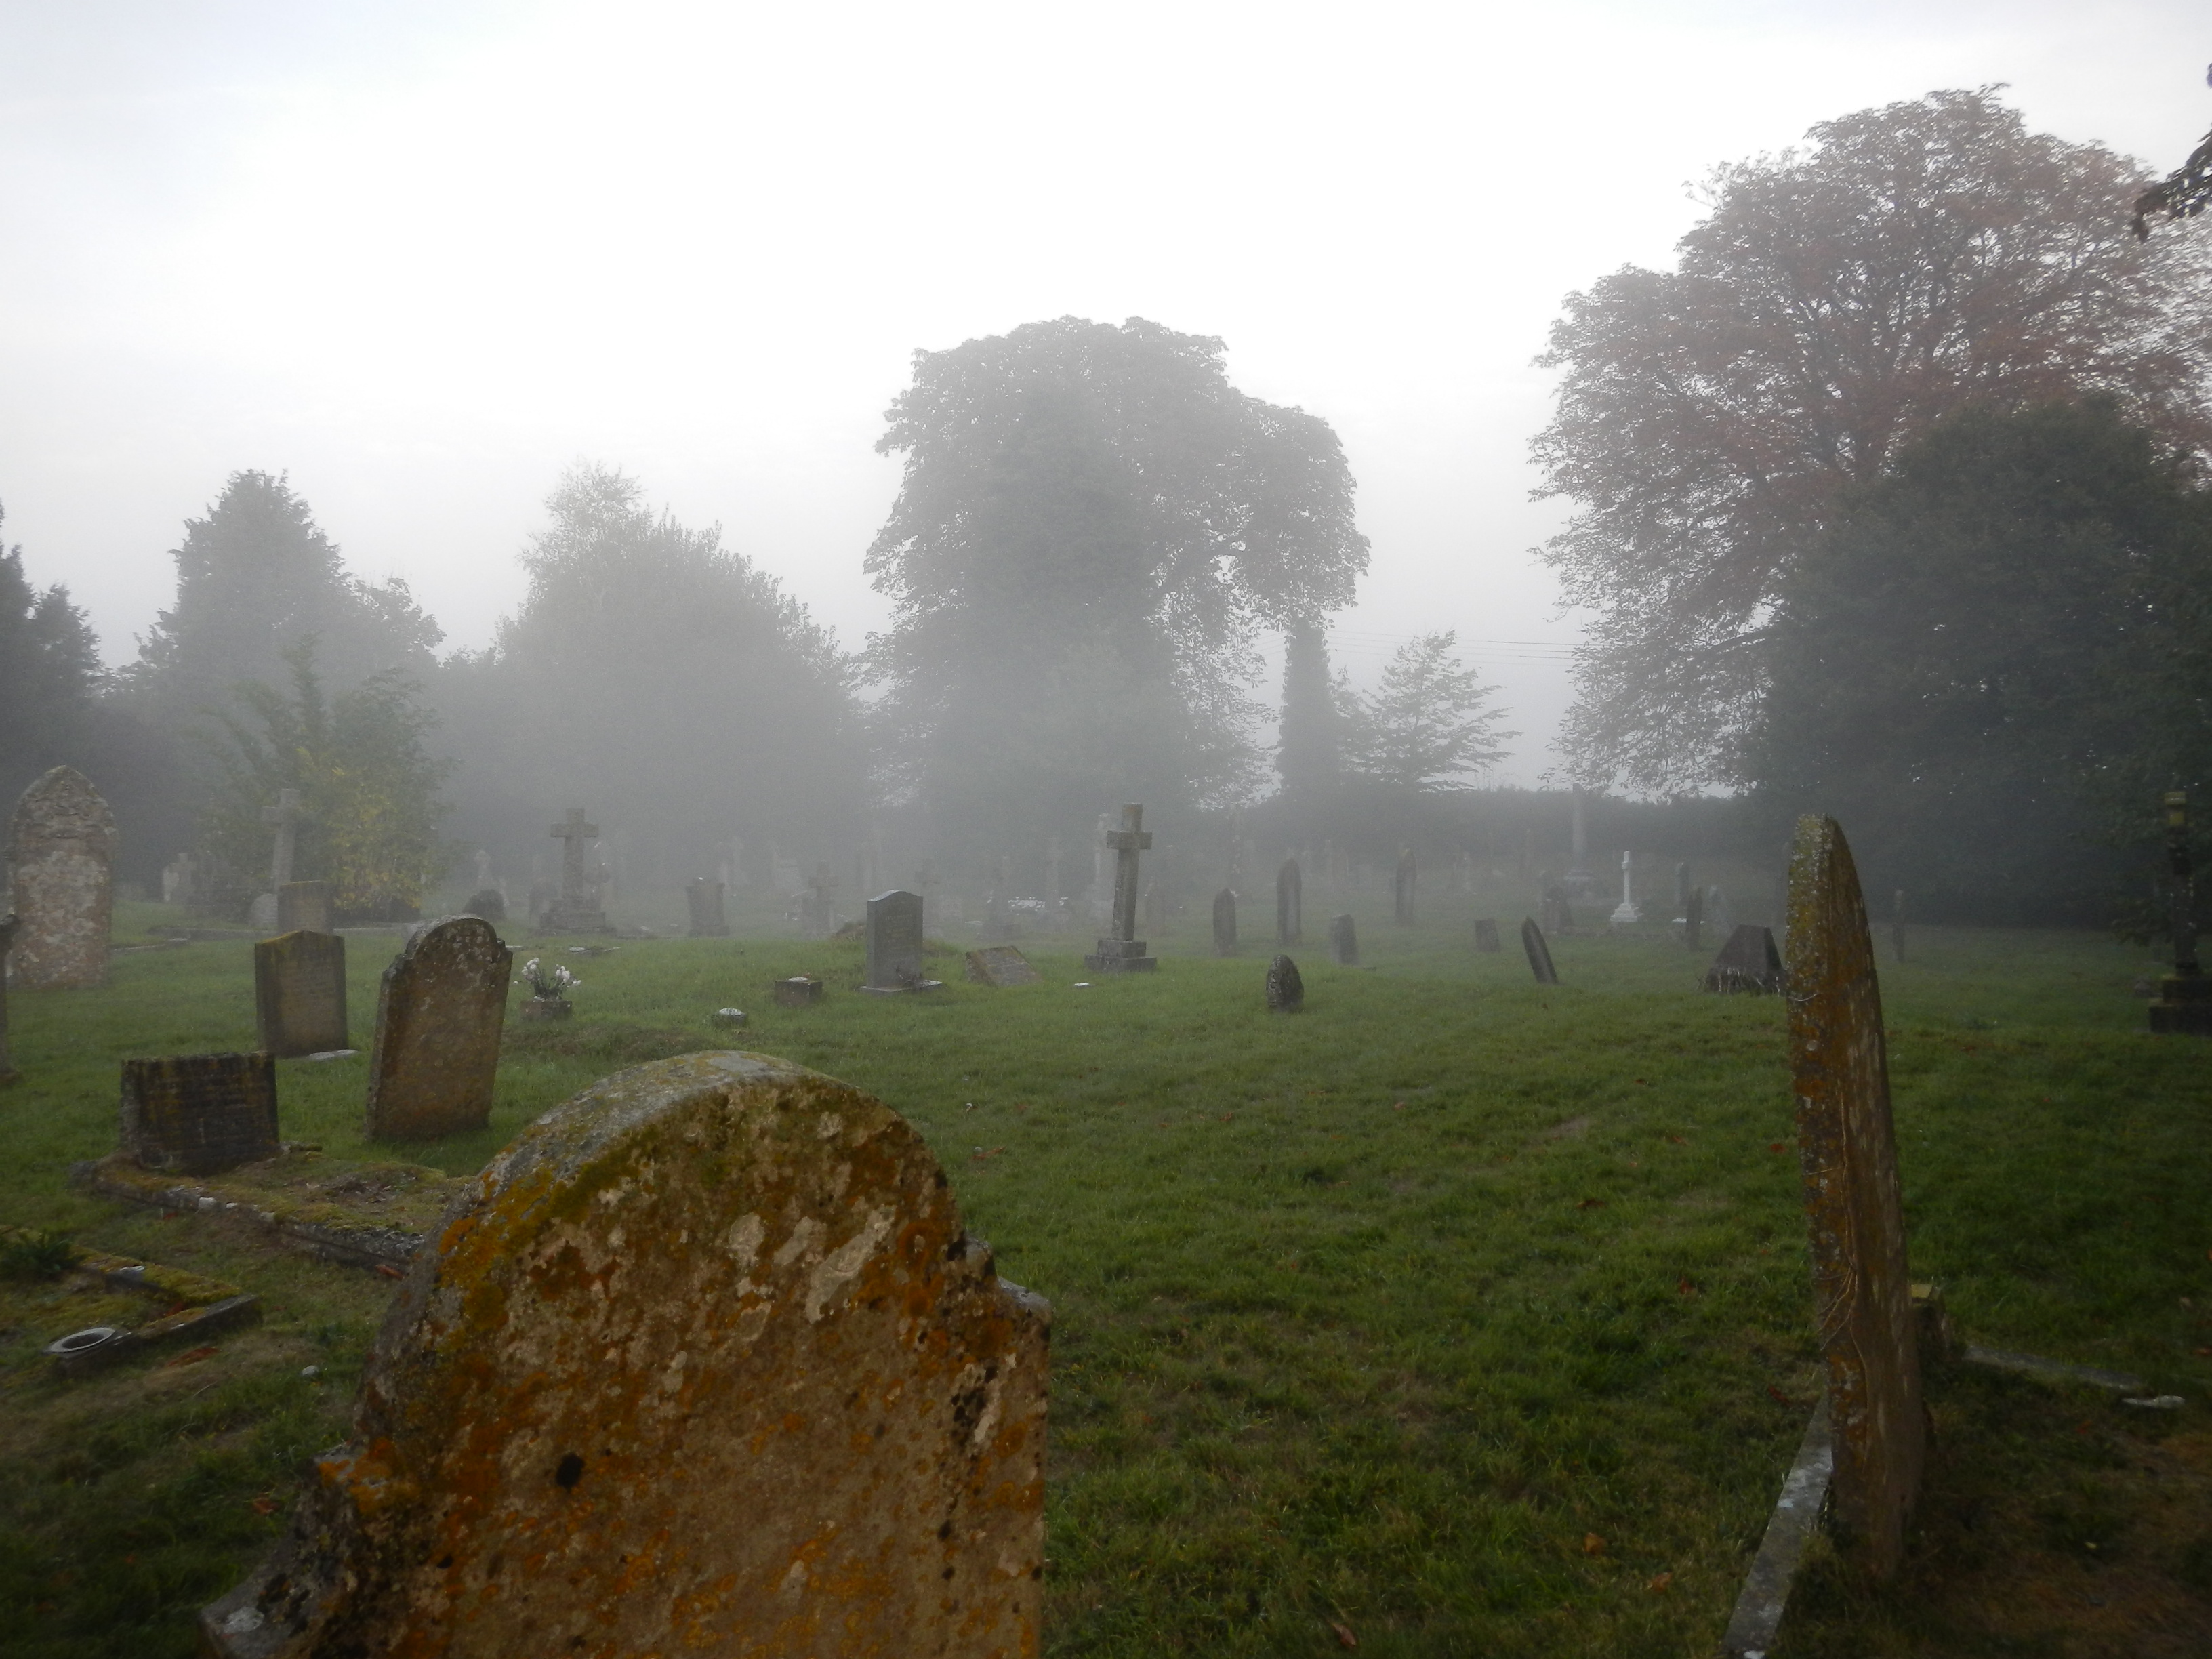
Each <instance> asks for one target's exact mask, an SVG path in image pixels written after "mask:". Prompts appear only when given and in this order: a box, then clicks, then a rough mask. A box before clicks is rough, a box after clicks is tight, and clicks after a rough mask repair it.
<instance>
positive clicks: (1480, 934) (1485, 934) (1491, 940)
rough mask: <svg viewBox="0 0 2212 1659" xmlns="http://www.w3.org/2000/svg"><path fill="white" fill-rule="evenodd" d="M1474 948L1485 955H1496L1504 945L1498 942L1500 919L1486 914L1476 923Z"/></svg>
mask: <svg viewBox="0 0 2212 1659" xmlns="http://www.w3.org/2000/svg"><path fill="white" fill-rule="evenodd" d="M1474 948H1475V949H1476V950H1478V951H1481V952H1482V953H1483V954H1484V955H1485V956H1496V955H1497V954H1498V951H1501V950H1503V949H1504V946H1502V945H1499V944H1498V919H1497V918H1496V917H1495V916H1484V917H1481V918H1480V919H1479V920H1478V921H1476V922H1475V924H1474Z"/></svg>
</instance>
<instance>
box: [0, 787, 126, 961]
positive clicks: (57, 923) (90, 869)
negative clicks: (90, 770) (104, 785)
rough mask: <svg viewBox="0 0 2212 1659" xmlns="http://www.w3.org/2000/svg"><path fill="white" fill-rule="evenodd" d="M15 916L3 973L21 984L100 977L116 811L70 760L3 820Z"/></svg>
mask: <svg viewBox="0 0 2212 1659" xmlns="http://www.w3.org/2000/svg"><path fill="white" fill-rule="evenodd" d="M8 840H9V862H10V863H11V864H12V866H13V867H14V870H15V899H14V908H15V918H16V922H17V928H16V933H15V949H14V950H13V951H10V952H9V957H8V972H9V975H10V976H11V977H12V978H13V979H14V980H15V983H16V984H18V985H22V986H36V987H71V988H82V987H91V986H96V985H105V984H106V983H107V936H108V933H109V930H110V929H111V928H112V926H113V923H114V914H115V884H114V880H113V877H112V870H113V867H114V864H115V815H114V814H113V813H112V812H110V811H108V810H107V803H106V801H104V800H102V799H100V792H99V791H98V790H96V789H94V787H92V785H91V783H90V782H89V781H87V779H86V778H85V775H84V774H82V772H79V771H78V770H77V769H76V768H75V767H70V766H57V767H56V768H54V769H53V770H52V771H51V772H48V773H47V774H46V775H44V776H43V777H41V778H40V779H39V780H38V781H35V782H34V783H33V784H32V785H31V787H29V788H27V789H26V790H24V791H23V793H22V796H21V799H18V800H17V801H16V803H15V817H14V818H13V819H12V820H11V821H10V822H9V835H8Z"/></svg>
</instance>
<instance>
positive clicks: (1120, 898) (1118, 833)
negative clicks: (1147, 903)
mask: <svg viewBox="0 0 2212 1659" xmlns="http://www.w3.org/2000/svg"><path fill="white" fill-rule="evenodd" d="M1144 823H1145V809H1144V808H1143V807H1141V806H1124V807H1123V808H1122V809H1121V828H1120V829H1109V830H1108V831H1107V832H1106V845H1107V846H1108V847H1109V848H1111V849H1112V850H1113V853H1114V914H1113V919H1112V921H1111V924H1110V925H1111V927H1112V928H1113V932H1112V933H1110V934H1109V935H1108V936H1107V937H1105V938H1103V939H1100V940H1099V941H1098V949H1097V952H1096V953H1095V954H1093V955H1091V956H1087V957H1084V958H1083V965H1084V966H1085V968H1088V969H1090V970H1091V972H1092V973H1094V974H1133V973H1147V972H1150V971H1151V970H1152V969H1155V968H1158V966H1159V965H1160V963H1159V958H1158V957H1148V956H1146V954H1145V941H1144V940H1142V939H1139V938H1138V937H1137V855H1138V854H1139V853H1141V852H1143V851H1144V850H1145V849H1146V848H1148V847H1150V846H1151V845H1152V831H1151V830H1149V829H1146V828H1145V827H1144Z"/></svg>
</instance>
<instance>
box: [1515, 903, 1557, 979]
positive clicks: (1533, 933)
mask: <svg viewBox="0 0 2212 1659" xmlns="http://www.w3.org/2000/svg"><path fill="white" fill-rule="evenodd" d="M1521 948H1522V950H1523V951H1527V952H1528V971H1529V972H1530V973H1532V974H1534V975H1535V976H1536V983H1537V984H1539V985H1557V984H1558V983H1559V969H1556V968H1554V967H1553V966H1552V947H1551V945H1550V944H1549V943H1548V942H1547V940H1546V939H1545V938H1544V930H1543V929H1542V928H1541V927H1538V926H1537V925H1536V918H1535V917H1534V916H1525V917H1523V918H1522V922H1521Z"/></svg>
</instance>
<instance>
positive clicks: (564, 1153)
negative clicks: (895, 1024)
mask: <svg viewBox="0 0 2212 1659" xmlns="http://www.w3.org/2000/svg"><path fill="white" fill-rule="evenodd" d="M1050 1318H1051V1309H1050V1307H1049V1306H1048V1304H1046V1303H1045V1302H1044V1301H1043V1300H1042V1298H1041V1297H1036V1296H1033V1295H1031V1294H1030V1293H1029V1292H1027V1291H1023V1290H1021V1289H1020V1288H1019V1287H1018V1286H1016V1285H1012V1284H1009V1283H1007V1282H1006V1281H1005V1280H1003V1279H1000V1278H999V1277H998V1275H997V1273H996V1272H995V1271H994V1267H993V1264H992V1261H991V1255H990V1251H989V1249H988V1248H987V1246H986V1245H984V1244H983V1243H981V1241H979V1240H976V1239H974V1238H971V1237H968V1236H967V1234H966V1232H965V1230H964V1228H963V1223H962V1219H961V1216H960V1211H959V1206H958V1205H957V1202H956V1201H955V1200H954V1198H953V1194H952V1190H951V1187H950V1185H949V1184H948V1183H947V1182H946V1180H945V1173H944V1171H943V1170H942V1169H940V1168H939V1164H938V1162H937V1160H936V1158H933V1156H932V1155H931V1153H930V1152H929V1149H928V1147H927V1145H926V1144H925V1143H924V1142H923V1141H922V1139H921V1137H920V1136H919V1135H917V1134H915V1133H914V1131H913V1129H912V1128H911V1127H909V1126H908V1124H907V1123H906V1122H905V1121H904V1120H902V1118H900V1117H899V1116H897V1115H896V1114H895V1113H893V1112H891V1111H890V1109H888V1108H886V1107H885V1106H884V1105H883V1104H882V1103H879V1102H878V1101H876V1100H873V1099H871V1098H870V1097H867V1096H866V1095H864V1094H862V1093H860V1091H858V1090H855V1089H852V1088H850V1087H848V1086H847V1085H844V1084H842V1083H839V1082H836V1080H835V1079H830V1078H826V1077H823V1076H821V1075H820V1074H818V1073H812V1072H808V1071H805V1070H802V1069H801V1068H799V1067H798V1066H792V1065H788V1064H787V1063H785V1062H783V1061H781V1060H770V1059H768V1058H766V1057H765V1056H763V1055H758V1054H729V1053H722V1054H692V1055H687V1056H685V1057H684V1058H682V1059H678V1060H661V1061H659V1062H656V1063H654V1064H653V1065H649V1066H638V1067H636V1068H635V1069H633V1070H630V1071H627V1072H623V1073H617V1074H616V1075H615V1076H613V1077H611V1078H608V1079H605V1080H604V1081H602V1082H600V1083H598V1084H595V1085H592V1087H591V1088H588V1089H586V1090H585V1091H583V1092H582V1093H581V1094H580V1095H578V1096H576V1097H574V1099H573V1100H571V1101H569V1102H568V1103H567V1104H565V1105H563V1106H561V1107H558V1108H556V1109H555V1110H553V1111H552V1112H550V1113H549V1114H548V1115H546V1116H544V1118H542V1119H540V1120H539V1121H538V1122H536V1123H535V1124H533V1125H532V1126H531V1127H529V1128H527V1129H526V1130H525V1131H524V1132H523V1133H522V1134H521V1136H520V1138H519V1139H517V1140H516V1141H515V1143H514V1144H513V1146H510V1147H509V1148H508V1149H507V1151H506V1152H502V1153H501V1154H500V1156H499V1157H498V1158H496V1159H495V1160H494V1161H493V1162H492V1164H490V1165H489V1167H488V1168H487V1169H486V1170H484V1172H483V1175H482V1176H479V1177H477V1180H476V1181H475V1182H472V1183H471V1187H470V1189H469V1192H468V1195H467V1196H466V1197H465V1199H463V1200H460V1201H459V1203H458V1204H457V1205H456V1206H455V1208H454V1209H453V1210H452V1211H450V1212H448V1214H447V1219H446V1222H445V1225H444V1226H443V1227H442V1228H441V1230H440V1231H439V1233H438V1234H437V1236H436V1242H435V1245H434V1246H433V1247H432V1248H430V1249H427V1250H425V1251H424V1253H423V1254H422V1255H421V1256H420V1257H418V1258H417V1260H416V1265H415V1267H414V1269H413V1271H412V1273H410V1277H409V1279H408V1281H407V1283H406V1285H405V1286H404V1288H403V1289H402V1290H401V1291H399V1293H398V1303H397V1304H396V1305H395V1307H394V1309H393V1310H392V1315H391V1316H390V1318H389V1319H388V1320H387V1322H386V1324H385V1327H384V1329H383V1333H382V1334H381V1336H380V1338H379V1340H378V1342H377V1345H376V1347H375V1349H374V1352H373V1353H372V1354H371V1356H370V1358H369V1360H368V1364H367V1365H366V1367H365V1370H364V1375H363V1377H362V1389H361V1394H360V1396H359V1401H358V1403H357V1405H356V1410H355V1417H354V1434H355V1439H354V1441H353V1443H352V1444H350V1445H349V1446H346V1447H344V1448H342V1449H338V1450H337V1451H336V1452H334V1453H332V1454H331V1455H326V1456H325V1457H323V1458H322V1459H320V1460H319V1462H318V1463H317V1464H316V1465H315V1467H314V1468H313V1472H312V1473H311V1474H310V1475H309V1477H308V1480H309V1487H308V1491H307V1494H306V1497H305V1499H304V1501H303V1502H301V1504H299V1505H298V1506H297V1508H296V1509H295V1512H294V1516H293V1520H292V1523H291V1529H290V1531H289V1534H288V1535H287V1536H286V1537H285V1538H284V1539H283V1541H281V1542H280V1543H279V1544H278V1546H277V1547H276V1551H275V1552H274V1553H273V1554H272V1555H271V1556H270V1559H268V1560H267V1561H266V1562H264V1564H263V1565H262V1566H261V1567H259V1568H258V1570H257V1571H254V1572H253V1574H252V1576H251V1577H248V1578H247V1579H246V1582H245V1583H242V1584H240V1586H239V1587H238V1588H237V1589H234V1590H233V1591H231V1592H230V1594H228V1595H226V1596H224V1597H223V1598H222V1600H220V1601H216V1603H215V1604H214V1605H212V1606H211V1607H208V1608H207V1609H206V1610H205V1611H204V1613H202V1614H201V1617H200V1630H201V1638H202V1640H203V1641H204V1643H205V1644H207V1645H208V1648H209V1650H210V1651H211V1652H213V1653H216V1654H219V1655H223V1656H227V1659H249V1656H252V1659H259V1656H271V1655H275V1654H277V1653H283V1654H286V1655H296V1656H302V1659H304V1656H308V1655H317V1656H324V1659H333V1656H336V1655H337V1654H339V1653H341V1652H345V1653H360V1654H370V1653H377V1654H397V1653H422V1654H432V1653H435V1654H442V1655H447V1656H449V1659H462V1656H467V1655H481V1656H491V1655H500V1656H513V1659H523V1656H540V1655H560V1654H567V1653H571V1652H574V1653H579V1654H581V1653H586V1652H589V1653H595V1654H602V1655H641V1654H649V1653H658V1654H670V1655H673V1654H676V1653H678V1652H682V1653H702V1654H704V1653H717V1654H738V1653H745V1654H756V1655H770V1654H781V1655H790V1656H798V1655H802V1654H830V1653H876V1654H887V1655H888V1654H914V1655H921V1654H934V1655H948V1656H950V1655H959V1656H963V1659H964V1656H974V1659H1017V1656H1032V1655H1034V1654H1036V1652H1037V1651H1038V1649H1039V1644H1040V1640H1041V1629H1040V1624H1041V1618H1042V1604H1043V1571H1044V1480H1043V1476H1044V1451H1045V1409H1046V1398H1047V1384H1048V1375H1047V1348H1046V1340H1047V1333H1048V1325H1049V1321H1050ZM556 1563H557V1565H556Z"/></svg>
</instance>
